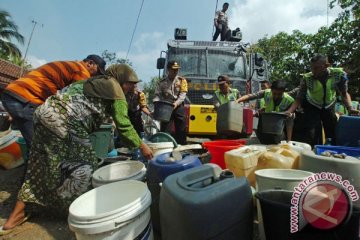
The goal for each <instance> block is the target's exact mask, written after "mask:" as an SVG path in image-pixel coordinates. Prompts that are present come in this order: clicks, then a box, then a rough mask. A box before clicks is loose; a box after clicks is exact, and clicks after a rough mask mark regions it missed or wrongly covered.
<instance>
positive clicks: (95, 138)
mask: <svg viewBox="0 0 360 240" xmlns="http://www.w3.org/2000/svg"><path fill="white" fill-rule="evenodd" d="M111 129H112V125H111V124H103V125H101V126H100V128H99V129H98V130H97V131H95V132H93V133H91V134H90V141H91V144H92V146H93V148H94V151H95V153H96V155H97V156H98V157H99V158H105V157H107V154H108V150H109V144H110V140H111V137H112V136H111V135H112V134H111Z"/></svg>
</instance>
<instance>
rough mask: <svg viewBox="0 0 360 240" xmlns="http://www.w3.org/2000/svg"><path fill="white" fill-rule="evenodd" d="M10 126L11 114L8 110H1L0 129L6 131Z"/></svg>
mask: <svg viewBox="0 0 360 240" xmlns="http://www.w3.org/2000/svg"><path fill="white" fill-rule="evenodd" d="M9 127H10V120H9V114H8V113H7V112H0V131H6V130H8V129H9Z"/></svg>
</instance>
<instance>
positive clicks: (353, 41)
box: [252, 0, 360, 97]
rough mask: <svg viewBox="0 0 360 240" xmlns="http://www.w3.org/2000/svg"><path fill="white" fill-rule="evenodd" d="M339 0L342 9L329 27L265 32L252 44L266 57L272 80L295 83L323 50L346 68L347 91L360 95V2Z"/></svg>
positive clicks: (335, 62) (335, 64) (290, 86)
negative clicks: (310, 32) (308, 32)
mask: <svg viewBox="0 0 360 240" xmlns="http://www.w3.org/2000/svg"><path fill="white" fill-rule="evenodd" d="M334 2H335V1H332V3H331V4H334ZM338 3H339V4H340V6H341V7H343V8H344V11H343V12H342V13H341V14H339V16H338V18H337V19H336V20H335V21H334V22H333V23H332V24H331V26H329V28H327V27H321V28H320V29H319V30H318V32H317V33H315V34H304V33H301V32H300V31H298V30H294V31H293V32H292V34H287V33H284V32H280V33H278V34H276V35H274V36H272V37H267V36H265V37H264V38H262V39H260V40H259V41H258V43H257V44H255V45H254V46H252V48H253V49H255V51H258V52H261V53H262V54H263V55H264V57H265V59H267V60H268V62H269V64H270V66H269V70H270V73H271V78H270V80H271V81H273V80H276V79H284V80H286V81H287V82H288V84H289V88H292V87H295V86H297V85H298V83H299V82H300V79H301V74H303V73H305V72H308V71H309V70H310V69H309V67H310V64H309V59H310V58H311V57H312V56H313V55H314V54H315V53H322V54H326V55H328V56H329V60H330V62H331V63H332V65H333V66H338V67H343V68H344V69H345V71H346V72H347V73H348V75H349V79H350V81H349V92H350V94H351V95H352V96H358V97H359V96H360V92H359V90H360V42H359V41H360V18H359V16H360V15H359V14H358V11H359V3H358V1H356V0H338ZM349 8H350V9H351V11H350V10H349ZM351 13H352V14H353V16H354V17H352V16H351ZM356 14H357V15H356Z"/></svg>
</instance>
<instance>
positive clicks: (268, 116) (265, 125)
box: [258, 112, 286, 135]
mask: <svg viewBox="0 0 360 240" xmlns="http://www.w3.org/2000/svg"><path fill="white" fill-rule="evenodd" d="M285 119H286V115H285V114H283V113H276V112H271V113H262V114H261V115H260V119H259V123H260V124H261V126H260V128H258V131H260V132H261V133H266V134H275V135H280V134H282V132H283V131H284V126H285Z"/></svg>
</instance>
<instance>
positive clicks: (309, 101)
mask: <svg viewBox="0 0 360 240" xmlns="http://www.w3.org/2000/svg"><path fill="white" fill-rule="evenodd" d="M337 92H339V93H340V95H341V98H342V101H343V103H344V106H345V107H346V109H347V110H348V112H349V114H355V115H358V114H359V111H358V110H355V109H353V108H352V106H351V97H350V95H349V93H348V77H347V74H346V73H345V72H344V71H343V69H342V68H332V67H330V64H329V61H328V58H327V56H325V55H320V54H319V55H316V56H314V57H313V58H312V59H311V72H309V73H306V74H304V75H303V80H302V82H301V84H300V90H299V93H298V95H297V97H296V101H295V102H294V103H293V104H292V106H291V107H290V108H289V110H288V111H287V113H288V114H291V113H293V112H294V111H295V109H296V108H297V107H298V106H299V105H300V104H301V105H302V107H303V109H304V126H303V128H304V129H303V130H304V131H303V132H304V139H303V141H304V142H306V143H308V144H310V145H312V146H314V145H316V144H321V127H322V126H323V128H324V131H325V137H326V138H327V139H328V138H331V139H332V144H335V143H336V140H335V127H336V123H337V117H336V114H335V103H336V95H337Z"/></svg>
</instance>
